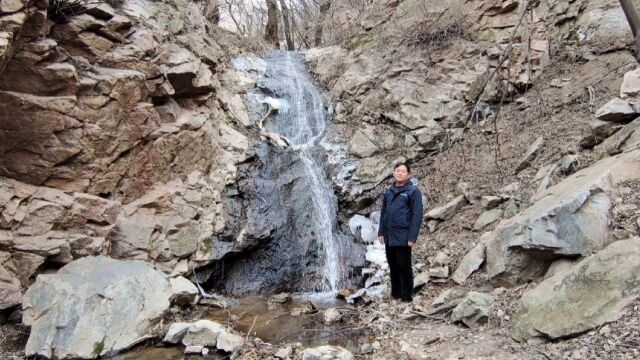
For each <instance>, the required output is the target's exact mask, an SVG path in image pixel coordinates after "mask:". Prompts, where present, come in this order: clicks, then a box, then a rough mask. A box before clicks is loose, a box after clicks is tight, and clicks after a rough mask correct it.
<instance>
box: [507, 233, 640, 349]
mask: <svg viewBox="0 0 640 360" xmlns="http://www.w3.org/2000/svg"><path fill="white" fill-rule="evenodd" d="M639 295H640V238H637V237H636V238H632V239H629V240H622V241H617V242H614V243H613V244H611V245H609V246H608V247H607V248H606V249H604V250H602V251H600V252H599V253H597V254H595V255H593V256H590V257H588V258H586V259H584V260H583V261H581V262H579V263H578V264H576V265H574V266H573V267H571V268H569V269H566V270H563V271H560V272H558V273H557V274H555V275H554V276H552V277H550V278H548V279H547V280H545V281H543V282H542V283H540V284H539V285H538V286H537V287H535V288H534V289H531V290H529V291H528V292H526V293H525V294H524V295H523V296H522V298H521V299H520V302H519V303H518V308H517V310H516V313H515V315H514V317H513V328H512V336H513V337H514V338H515V339H516V340H518V341H525V340H528V339H531V338H534V337H548V338H551V339H559V338H565V337H568V336H572V335H577V334H580V333H582V332H585V331H588V330H589V329H592V328H595V327H598V326H600V325H602V324H605V323H607V322H611V321H615V320H617V319H618V318H619V317H620V315H621V312H622V310H623V308H624V307H625V306H627V305H629V304H631V303H632V302H633V301H634V300H635V299H636V298H638V296H639Z"/></svg>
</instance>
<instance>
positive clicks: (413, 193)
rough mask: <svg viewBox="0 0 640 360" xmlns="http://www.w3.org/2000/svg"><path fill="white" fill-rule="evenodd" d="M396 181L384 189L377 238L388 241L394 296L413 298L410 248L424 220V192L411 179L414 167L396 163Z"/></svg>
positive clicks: (387, 248) (416, 238)
mask: <svg viewBox="0 0 640 360" xmlns="http://www.w3.org/2000/svg"><path fill="white" fill-rule="evenodd" d="M393 177H394V179H395V183H394V184H393V185H391V187H389V188H388V189H387V190H385V192H384V199H383V200H382V212H381V214H380V227H379V228H378V241H380V243H381V244H384V245H385V250H386V253H387V262H388V263H389V271H390V272H391V297H393V298H394V299H401V300H402V301H406V302H411V299H412V297H413V269H412V265H411V248H412V247H413V245H415V244H416V241H417V240H418V233H419V232H420V223H421V222H422V211H423V210H422V194H421V193H420V190H419V189H418V188H417V187H416V186H414V185H413V183H412V182H411V181H409V180H410V179H411V167H410V166H409V165H408V164H406V163H399V164H397V165H396V166H395V167H394V170H393Z"/></svg>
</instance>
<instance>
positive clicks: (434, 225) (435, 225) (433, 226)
mask: <svg viewBox="0 0 640 360" xmlns="http://www.w3.org/2000/svg"><path fill="white" fill-rule="evenodd" d="M439 223H440V221H438V220H429V221H427V228H428V229H429V232H430V233H433V232H434V231H436V229H437V228H438V224H439Z"/></svg>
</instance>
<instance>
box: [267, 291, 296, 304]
mask: <svg viewBox="0 0 640 360" xmlns="http://www.w3.org/2000/svg"><path fill="white" fill-rule="evenodd" d="M292 300H293V298H292V297H291V294H289V293H280V294H276V295H273V296H271V297H270V298H269V302H271V303H275V304H287V303H290V302H291V301H292Z"/></svg>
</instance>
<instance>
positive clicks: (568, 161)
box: [560, 154, 580, 175]
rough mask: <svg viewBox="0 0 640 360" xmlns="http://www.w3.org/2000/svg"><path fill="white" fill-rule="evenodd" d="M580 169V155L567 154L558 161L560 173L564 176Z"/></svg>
mask: <svg viewBox="0 0 640 360" xmlns="http://www.w3.org/2000/svg"><path fill="white" fill-rule="evenodd" d="M579 167H580V155H578V154H567V155H565V156H564V157H563V158H562V159H560V171H562V173H563V174H565V175H571V174H573V173H574V172H576V171H577V170H578V168H579Z"/></svg>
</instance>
